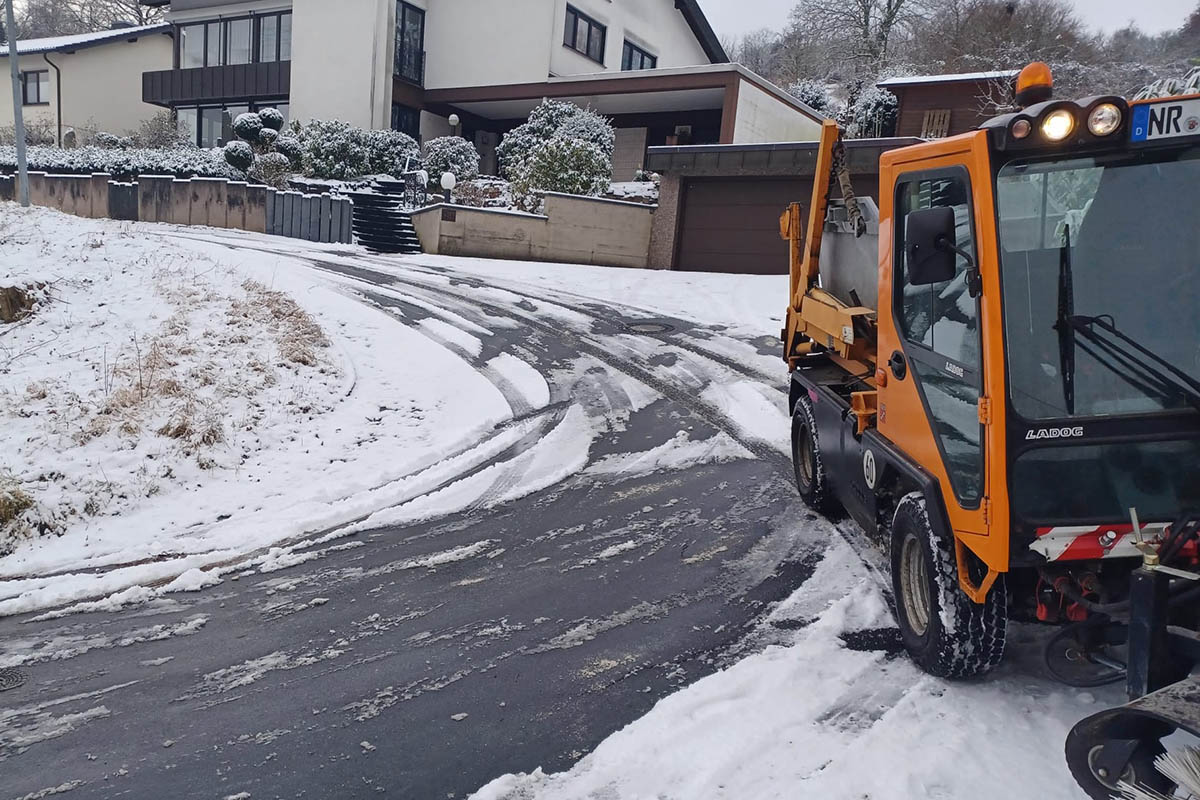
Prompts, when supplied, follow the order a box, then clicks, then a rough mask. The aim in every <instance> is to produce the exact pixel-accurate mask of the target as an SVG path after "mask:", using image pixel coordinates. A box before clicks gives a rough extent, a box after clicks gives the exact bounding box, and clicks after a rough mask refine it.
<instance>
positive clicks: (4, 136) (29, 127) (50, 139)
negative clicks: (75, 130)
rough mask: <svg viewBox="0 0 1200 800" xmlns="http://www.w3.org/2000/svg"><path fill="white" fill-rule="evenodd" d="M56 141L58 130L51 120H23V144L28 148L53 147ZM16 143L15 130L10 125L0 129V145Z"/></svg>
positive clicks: (41, 118) (39, 118)
mask: <svg viewBox="0 0 1200 800" xmlns="http://www.w3.org/2000/svg"><path fill="white" fill-rule="evenodd" d="M68 131H69V129H68ZM64 138H65V134H64ZM57 141H58V130H57V125H56V124H55V123H54V121H53V120H50V119H47V118H45V117H33V118H32V119H26V120H25V144H27V145H29V146H30V147H32V146H34V145H54V144H55V143H56V142H57ZM16 143H17V129H16V128H15V127H14V126H12V125H5V126H4V127H0V145H3V144H12V145H15V144H16Z"/></svg>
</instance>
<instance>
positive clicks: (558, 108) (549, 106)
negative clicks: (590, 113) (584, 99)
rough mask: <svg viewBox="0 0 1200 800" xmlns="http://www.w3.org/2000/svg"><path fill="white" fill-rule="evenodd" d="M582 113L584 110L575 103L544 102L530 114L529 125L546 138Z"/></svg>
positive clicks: (560, 101)
mask: <svg viewBox="0 0 1200 800" xmlns="http://www.w3.org/2000/svg"><path fill="white" fill-rule="evenodd" d="M582 111H583V109H582V108H580V107H579V106H577V105H575V104H574V103H567V102H564V101H562V100H543V101H542V104H541V105H540V106H538V107H537V108H535V109H533V111H530V112H529V124H530V125H532V126H533V128H534V129H535V130H538V131H542V132H543V133H545V134H546V136H552V135H554V132H555V131H557V130H558V129H559V128H561V127H562V126H563V125H564V124H565V123H566V122H567V120H569V119H571V118H572V117H574V116H575V115H576V114H579V113H580V112H582Z"/></svg>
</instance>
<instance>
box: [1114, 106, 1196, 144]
mask: <svg viewBox="0 0 1200 800" xmlns="http://www.w3.org/2000/svg"><path fill="white" fill-rule="evenodd" d="M1131 127H1132V131H1131V133H1130V140H1131V141H1134V142H1151V141H1156V140H1158V139H1173V138H1175V137H1176V136H1198V135H1200V97H1193V98H1189V99H1187V100H1167V101H1163V102H1161V103H1146V104H1145V105H1136V106H1134V107H1133V125H1132V126H1131Z"/></svg>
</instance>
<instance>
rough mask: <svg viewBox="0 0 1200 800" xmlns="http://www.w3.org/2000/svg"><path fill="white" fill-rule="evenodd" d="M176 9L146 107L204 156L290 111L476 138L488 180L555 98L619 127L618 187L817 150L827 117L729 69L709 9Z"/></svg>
mask: <svg viewBox="0 0 1200 800" xmlns="http://www.w3.org/2000/svg"><path fill="white" fill-rule="evenodd" d="M141 2H142V3H143V4H145V5H153V6H164V5H169V7H170V8H169V14H168V20H169V22H170V23H171V25H172V26H173V27H174V30H175V40H176V54H175V61H174V64H173V66H172V68H171V69H163V70H158V71H154V72H149V73H147V74H146V76H145V78H144V98H145V100H146V101H147V102H150V103H154V104H157V105H160V106H164V107H169V108H174V109H176V110H178V112H179V115H180V119H181V120H182V121H183V122H184V124H186V125H187V126H188V127H189V128H190V129H192V130H194V131H195V133H196V140H197V143H199V144H202V145H211V144H215V143H216V142H217V141H218V140H219V139H221V138H223V137H225V136H228V124H229V120H230V119H231V118H232V117H235V116H236V115H237V114H238V113H241V112H242V111H244V110H247V109H253V108H257V107H263V106H276V107H279V108H280V110H282V111H283V112H284V113H285V114H287V115H289V116H291V117H294V118H297V119H314V118H326V119H329V118H336V119H342V120H345V121H347V122H350V123H353V124H355V125H358V126H360V127H369V128H395V129H397V130H403V131H405V132H407V133H410V134H411V135H413V136H414V137H418V138H429V137H433V136H441V135H446V134H449V133H451V132H453V131H452V129H451V125H450V120H451V118H452V117H455V116H456V117H457V118H458V120H459V121H460V122H459V125H460V128H459V130H458V131H457V132H458V133H461V134H462V135H463V136H466V137H468V138H470V139H473V140H474V141H475V143H476V145H477V147H478V148H479V150H480V153H481V155H482V156H483V158H484V166H485V169H488V168H489V167H490V168H492V169H494V167H495V158H494V154H495V148H496V145H497V144H498V143H499V141H500V137H501V136H502V135H503V133H504V132H506V131H508V130H510V129H511V128H512V127H513V126H515V125H517V124H519V123H520V122H521V121H523V119H524V118H525V117H526V116H527V115H528V113H529V111H530V110H531V109H532V108H533V107H534V106H535V105H537V104H538V103H540V102H541V101H542V99H543V98H559V99H564V100H569V101H571V102H575V103H578V104H580V105H583V106H588V107H591V108H594V109H595V110H597V111H600V112H601V113H604V114H606V115H608V116H610V117H612V119H613V121H614V124H615V125H616V127H617V129H618V142H617V151H618V155H617V164H616V165H615V171H616V173H617V175H618V176H619V177H631V176H632V173H633V172H634V171H635V170H636V169H637V168H640V166H641V164H642V162H643V159H644V154H645V150H646V147H647V146H648V145H656V144H657V145H666V144H716V143H728V144H732V143H744V142H774V141H794V140H811V139H815V138H817V135H818V131H819V120H820V116H819V115H818V114H817V113H816V112H814V111H813V110H812V109H810V108H808V107H806V106H804V105H803V104H802V103H800V102H799V101H797V100H795V99H794V98H792V97H790V96H789V95H787V94H786V93H785V92H783V91H781V90H779V89H778V88H776V87H774V86H772V85H771V84H770V83H768V82H767V81H765V80H764V79H762V78H761V77H759V76H757V75H755V74H753V73H751V72H749V71H748V70H746V69H744V68H742V67H739V66H737V65H732V64H728V63H726V62H727V60H728V59H727V57H726V55H725V52H724V50H723V49H722V48H721V45H720V42H719V41H718V40H717V37H716V35H715V34H714V33H713V30H712V28H711V26H710V25H709V24H708V21H707V20H706V19H705V17H704V13H703V12H702V11H701V10H700V6H699V4H698V3H697V0H337V2H331V0H242V1H241V2H231V1H230V0H141Z"/></svg>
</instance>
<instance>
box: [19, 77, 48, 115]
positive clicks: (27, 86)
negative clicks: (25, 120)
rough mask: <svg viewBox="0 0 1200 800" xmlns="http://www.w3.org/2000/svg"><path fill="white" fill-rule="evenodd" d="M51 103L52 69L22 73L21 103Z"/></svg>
mask: <svg viewBox="0 0 1200 800" xmlns="http://www.w3.org/2000/svg"><path fill="white" fill-rule="evenodd" d="M49 103H50V70H48V69H39V70H33V71H30V72H22V73H21V104H22V105H26V106H44V105H48V104H49Z"/></svg>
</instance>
